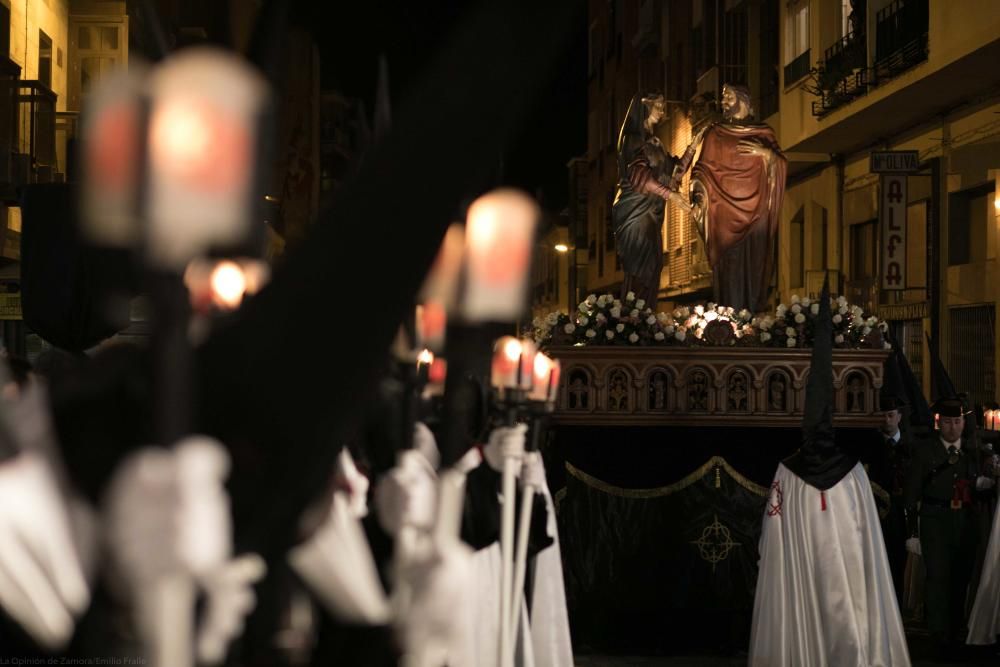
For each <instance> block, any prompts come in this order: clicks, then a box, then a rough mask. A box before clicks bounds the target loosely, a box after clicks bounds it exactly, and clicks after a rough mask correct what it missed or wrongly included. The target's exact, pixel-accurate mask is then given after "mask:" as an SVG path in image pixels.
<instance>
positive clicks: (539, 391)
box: [528, 352, 553, 401]
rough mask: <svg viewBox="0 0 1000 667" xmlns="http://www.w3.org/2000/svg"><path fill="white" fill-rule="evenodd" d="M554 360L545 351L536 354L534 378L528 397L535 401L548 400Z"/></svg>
mask: <svg viewBox="0 0 1000 667" xmlns="http://www.w3.org/2000/svg"><path fill="white" fill-rule="evenodd" d="M552 366H553V364H552V360H551V359H549V357H548V355H546V354H545V353H544V352H539V353H537V354H536V355H535V362H534V370H533V372H534V379H533V380H532V383H531V391H530V392H529V393H528V398H529V399H531V400H533V401H546V400H548V398H549V383H550V382H551V376H552Z"/></svg>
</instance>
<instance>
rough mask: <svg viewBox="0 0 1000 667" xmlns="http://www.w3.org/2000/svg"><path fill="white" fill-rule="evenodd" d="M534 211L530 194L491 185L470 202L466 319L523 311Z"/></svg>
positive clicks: (509, 318)
mask: <svg viewBox="0 0 1000 667" xmlns="http://www.w3.org/2000/svg"><path fill="white" fill-rule="evenodd" d="M538 217H539V209H538V206H537V204H535V202H534V201H533V200H532V199H531V198H530V197H528V196H527V195H524V194H522V193H520V192H517V191H515V190H509V189H503V190H494V191H493V192H490V193H488V194H486V195H483V196H482V197H480V198H479V199H477V200H476V201H474V202H473V203H472V205H471V206H470V207H469V213H468V217H467V221H466V234H465V251H466V259H467V262H468V263H467V276H468V282H467V284H466V289H465V292H464V294H463V302H462V313H463V315H464V316H465V317H466V318H467V319H469V320H471V321H473V322H489V321H495V322H513V321H514V320H516V319H517V318H518V316H520V315H521V313H522V311H523V309H524V306H525V297H526V296H527V280H528V269H529V267H530V262H531V247H532V244H533V242H534V235H535V225H536V224H537V221H538Z"/></svg>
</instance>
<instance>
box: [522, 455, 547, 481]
mask: <svg viewBox="0 0 1000 667" xmlns="http://www.w3.org/2000/svg"><path fill="white" fill-rule="evenodd" d="M529 484H530V485H531V486H532V487H534V488H535V490H541V489H543V488H545V465H544V464H543V463H542V455H541V454H539V453H538V452H527V453H526V454H525V455H524V459H523V460H522V463H521V488H524V487H525V486H528V485H529Z"/></svg>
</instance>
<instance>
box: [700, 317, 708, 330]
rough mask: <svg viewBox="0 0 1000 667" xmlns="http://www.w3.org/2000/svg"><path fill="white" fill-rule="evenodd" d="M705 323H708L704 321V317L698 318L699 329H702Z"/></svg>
mask: <svg viewBox="0 0 1000 667" xmlns="http://www.w3.org/2000/svg"><path fill="white" fill-rule="evenodd" d="M706 324H708V323H707V322H706V321H705V319H704V318H702V319H700V320H698V328H699V329H704V328H705V325H706Z"/></svg>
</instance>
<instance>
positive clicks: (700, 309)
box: [694, 306, 705, 317]
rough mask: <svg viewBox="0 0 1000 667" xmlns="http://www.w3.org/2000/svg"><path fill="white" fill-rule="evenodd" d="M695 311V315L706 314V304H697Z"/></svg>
mask: <svg viewBox="0 0 1000 667" xmlns="http://www.w3.org/2000/svg"><path fill="white" fill-rule="evenodd" d="M694 312H695V315H698V316H699V317H701V316H702V315H704V314H705V307H704V306H695V307H694Z"/></svg>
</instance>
